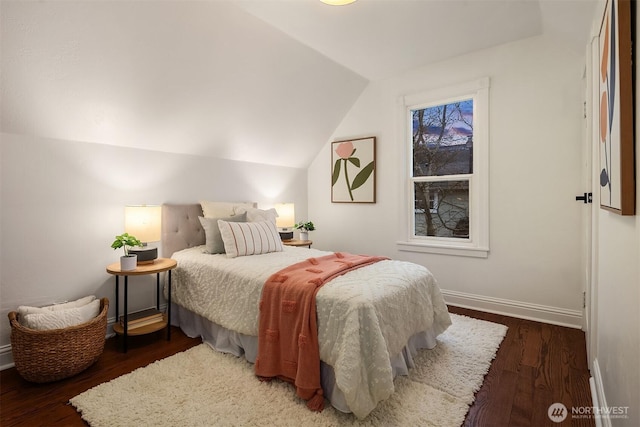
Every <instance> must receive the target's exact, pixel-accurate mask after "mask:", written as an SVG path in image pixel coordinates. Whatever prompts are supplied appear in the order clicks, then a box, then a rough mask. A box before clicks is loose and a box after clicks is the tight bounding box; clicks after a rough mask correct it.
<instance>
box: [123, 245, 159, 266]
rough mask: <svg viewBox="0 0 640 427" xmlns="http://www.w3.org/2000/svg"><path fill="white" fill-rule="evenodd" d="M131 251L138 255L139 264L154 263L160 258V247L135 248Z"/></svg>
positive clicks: (130, 251) (130, 250)
mask: <svg viewBox="0 0 640 427" xmlns="http://www.w3.org/2000/svg"><path fill="white" fill-rule="evenodd" d="M129 253H130V254H132V255H133V254H136V255H138V265H142V264H153V262H154V261H155V260H156V258H158V248H134V249H129Z"/></svg>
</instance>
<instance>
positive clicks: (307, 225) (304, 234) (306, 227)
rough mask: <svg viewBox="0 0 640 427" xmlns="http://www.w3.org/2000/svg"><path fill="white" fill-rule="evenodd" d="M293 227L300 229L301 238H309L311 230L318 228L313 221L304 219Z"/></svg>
mask: <svg viewBox="0 0 640 427" xmlns="http://www.w3.org/2000/svg"><path fill="white" fill-rule="evenodd" d="M293 228H295V229H297V230H300V240H309V232H310V231H313V230H315V229H316V227H315V226H314V225H313V222H311V221H306V222H305V221H302V222H299V223H298V224H296V225H294V226H293Z"/></svg>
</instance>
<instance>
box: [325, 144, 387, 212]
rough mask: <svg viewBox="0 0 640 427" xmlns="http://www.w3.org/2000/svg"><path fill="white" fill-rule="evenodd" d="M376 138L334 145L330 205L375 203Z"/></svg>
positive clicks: (332, 146) (332, 148) (332, 149)
mask: <svg viewBox="0 0 640 427" xmlns="http://www.w3.org/2000/svg"><path fill="white" fill-rule="evenodd" d="M375 169H376V138H375V136H370V137H367V138H358V139H350V140H345V141H335V142H333V143H331V202H332V203H375V202H376V171H375Z"/></svg>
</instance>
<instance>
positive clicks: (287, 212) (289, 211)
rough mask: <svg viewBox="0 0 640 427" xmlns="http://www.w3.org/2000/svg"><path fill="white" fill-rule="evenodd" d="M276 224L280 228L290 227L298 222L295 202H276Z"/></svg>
mask: <svg viewBox="0 0 640 427" xmlns="http://www.w3.org/2000/svg"><path fill="white" fill-rule="evenodd" d="M275 208H276V212H278V217H277V218H276V226H278V227H280V228H290V227H293V226H294V225H295V224H296V215H295V207H294V204H293V203H276V206H275Z"/></svg>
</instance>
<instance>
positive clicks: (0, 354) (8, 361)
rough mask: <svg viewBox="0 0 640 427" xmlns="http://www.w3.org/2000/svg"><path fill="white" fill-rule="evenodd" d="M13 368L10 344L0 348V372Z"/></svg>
mask: <svg viewBox="0 0 640 427" xmlns="http://www.w3.org/2000/svg"><path fill="white" fill-rule="evenodd" d="M9 368H13V353H12V352H11V344H7V345H3V346H0V371H4V370H5V369H9Z"/></svg>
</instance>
